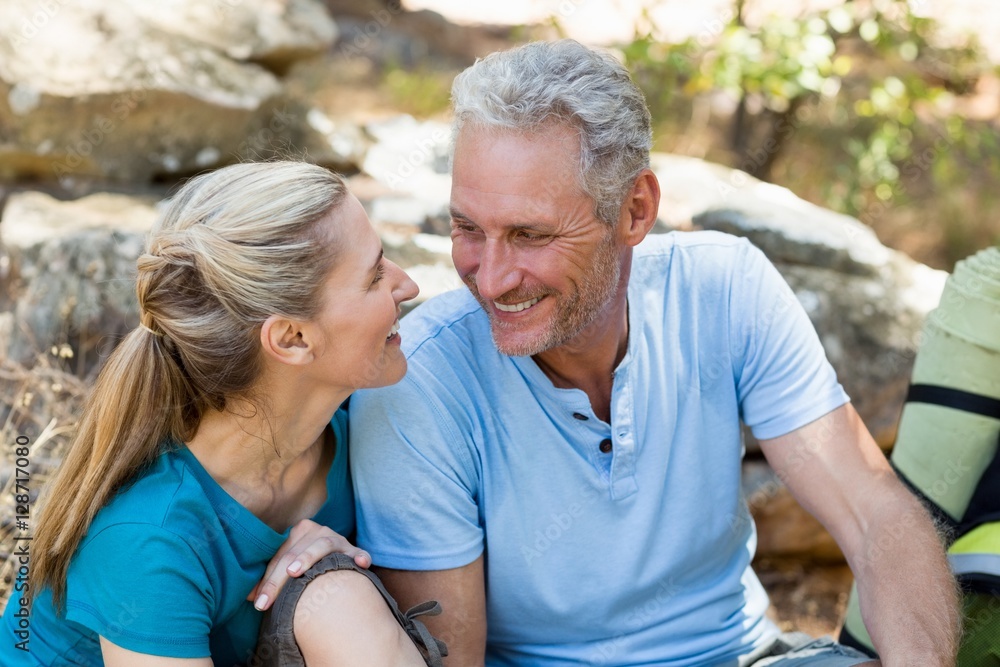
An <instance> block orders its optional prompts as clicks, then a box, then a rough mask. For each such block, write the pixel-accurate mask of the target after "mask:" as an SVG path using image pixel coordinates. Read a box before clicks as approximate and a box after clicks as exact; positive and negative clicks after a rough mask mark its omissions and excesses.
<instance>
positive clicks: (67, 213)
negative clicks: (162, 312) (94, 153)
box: [0, 192, 156, 376]
mask: <svg viewBox="0 0 1000 667" xmlns="http://www.w3.org/2000/svg"><path fill="white" fill-rule="evenodd" d="M154 203H155V200H151V199H149V198H141V197H132V196H126V195H116V194H107V193H99V194H94V195H90V196H88V197H84V198H81V199H78V200H74V201H66V202H63V201H58V200H56V199H53V198H52V197H50V196H48V195H46V194H43V193H40V192H24V193H18V194H15V195H12V196H11V197H10V198H9V200H8V202H7V206H6V207H5V209H4V212H3V217H2V219H0V238H2V240H3V245H4V247H5V249H6V251H7V252H8V253H9V262H10V270H9V272H8V274H7V275H6V276H5V279H4V281H3V288H4V289H3V291H4V293H5V295H6V297H7V298H8V299H9V300H10V301H11V302H12V308H11V312H8V313H5V314H4V315H3V321H2V322H0V331H2V332H3V334H4V335H3V338H6V340H2V341H0V342H2V343H3V347H4V350H5V351H6V356H7V357H8V359H10V360H11V361H13V362H15V363H18V364H21V365H24V366H28V367H33V366H35V365H37V362H38V360H39V357H45V358H47V359H48V358H52V357H54V358H56V359H59V360H60V363H62V364H63V365H65V366H66V367H68V368H70V369H72V370H73V371H74V372H76V373H77V374H78V375H80V376H88V375H91V374H92V372H93V371H94V370H95V369H96V368H97V367H98V366H99V365H100V363H101V361H102V359H103V358H104V357H105V356H106V355H107V353H109V352H110V351H111V349H113V347H114V344H115V342H116V341H117V340H119V339H120V338H121V336H123V335H124V334H125V333H126V332H128V331H129V330H130V329H131V328H132V327H134V326H135V324H136V322H138V311H137V306H136V302H135V283H134V281H135V260H136V258H137V257H138V256H139V254H140V253H141V251H142V248H143V240H144V239H143V237H144V235H145V233H146V232H147V231H148V230H149V228H150V226H151V225H152V223H153V221H154V219H155V216H156V212H155V208H154Z"/></svg>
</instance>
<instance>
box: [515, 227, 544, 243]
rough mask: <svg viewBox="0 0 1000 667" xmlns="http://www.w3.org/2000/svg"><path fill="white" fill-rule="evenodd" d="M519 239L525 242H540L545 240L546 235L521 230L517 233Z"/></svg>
mask: <svg viewBox="0 0 1000 667" xmlns="http://www.w3.org/2000/svg"><path fill="white" fill-rule="evenodd" d="M517 238H519V239H523V240H525V241H538V240H539V239H542V238H545V235H544V234H536V233H534V232H529V231H525V230H523V229H522V230H520V231H518V233H517Z"/></svg>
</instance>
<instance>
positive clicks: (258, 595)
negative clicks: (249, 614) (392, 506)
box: [247, 519, 372, 611]
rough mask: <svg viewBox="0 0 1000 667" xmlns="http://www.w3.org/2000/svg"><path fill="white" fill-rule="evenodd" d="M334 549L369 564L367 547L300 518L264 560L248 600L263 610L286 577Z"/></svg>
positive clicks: (361, 565)
mask: <svg viewBox="0 0 1000 667" xmlns="http://www.w3.org/2000/svg"><path fill="white" fill-rule="evenodd" d="M335 553H339V554H347V555H348V556H352V557H353V558H354V562H355V563H356V564H357V565H358V567H364V568H367V567H369V566H370V565H371V564H372V557H371V556H369V555H368V552H367V551H365V550H364V549H359V548H357V547H356V546H354V545H353V544H351V543H350V542H348V541H347V539H346V538H345V537H343V536H342V535H340V534H338V533H335V532H334V531H333V530H331V529H329V528H327V527H326V526H321V525H320V524H318V523H316V522H315V521H311V520H309V519H303V520H302V521H299V522H298V523H297V524H295V526H293V527H292V532H291V533H289V535H288V539H287V540H285V543H284V544H282V545H281V548H279V549H278V553H276V554H274V558H272V559H271V562H270V563H268V564H267V570H265V571H264V578H263V579H261V580H260V581H259V582H258V583H257V585H256V586H254V588H253V590H252V591H250V594H249V595H247V600H251V601H253V606H254V607H256V608H257V609H258V610H260V611H264V610H265V609H267V608H268V607H270V606H271V604H272V603H273V602H274V600H275V598H277V597H278V592H279V591H280V590H281V587H282V586H284V585H285V582H287V581H288V578H289V577H297V576H299V575H301V574H302V573H303V572H305V571H306V570H308V569H309V568H310V567H312V566H313V565H315V564H316V563H317V562H318V561H319V560H320V559H321V558H323V557H324V556H327V555H329V554H335Z"/></svg>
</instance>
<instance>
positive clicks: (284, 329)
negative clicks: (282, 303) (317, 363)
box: [260, 315, 315, 366]
mask: <svg viewBox="0 0 1000 667" xmlns="http://www.w3.org/2000/svg"><path fill="white" fill-rule="evenodd" d="M260 344H261V347H262V348H263V350H264V354H265V355H267V356H268V357H270V358H272V359H274V360H275V361H278V362H281V363H283V364H289V365H292V366H301V365H302V364H307V363H309V362H310V361H312V360H313V358H314V356H315V354H314V350H313V345H312V341H311V332H307V331H306V327H304V326H303V324H302V323H301V322H297V321H295V320H290V319H288V318H285V317H281V316H279V315H271V316H269V317H268V318H267V319H266V320H264V323H263V324H262V325H261V326H260Z"/></svg>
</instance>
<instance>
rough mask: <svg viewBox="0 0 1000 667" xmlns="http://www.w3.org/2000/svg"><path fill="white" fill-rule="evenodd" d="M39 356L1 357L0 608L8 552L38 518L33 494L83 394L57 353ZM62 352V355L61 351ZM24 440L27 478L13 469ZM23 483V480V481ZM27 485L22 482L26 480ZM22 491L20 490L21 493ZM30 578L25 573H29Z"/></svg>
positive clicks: (70, 429) (65, 440)
mask: <svg viewBox="0 0 1000 667" xmlns="http://www.w3.org/2000/svg"><path fill="white" fill-rule="evenodd" d="M58 352H59V351H58V350H57V351H56V355H53V356H52V357H50V356H48V355H41V354H40V355H39V356H38V359H37V362H36V364H35V366H34V367H33V368H30V369H29V368H25V367H24V366H22V365H20V364H18V363H16V362H13V361H11V360H9V359H3V360H0V415H2V416H3V428H2V430H0V442H3V444H4V450H3V453H2V455H0V486H2V487H3V491H2V494H0V563H2V565H0V611H2V610H3V608H4V607H5V606H6V603H7V597H8V596H9V595H10V590H11V581H12V578H13V575H14V573H15V571H16V568H15V567H14V565H15V563H14V562H13V560H12V558H11V552H12V550H13V548H14V545H15V544H16V543H15V541H14V537H15V536H20V537H27V536H30V535H31V534H32V531H33V529H34V526H35V522H36V520H37V509H38V492H39V491H40V490H41V489H42V487H43V486H44V484H45V482H46V481H47V480H48V478H49V477H50V476H51V475H52V472H53V471H54V470H55V469H56V467H57V466H58V465H59V462H60V461H61V460H62V457H63V455H64V453H65V452H66V449H67V447H69V445H70V442H71V441H72V438H73V435H74V434H75V432H76V426H77V420H78V418H79V415H80V411H81V409H82V406H83V400H84V398H85V396H86V393H87V386H86V385H85V384H84V382H83V380H81V379H80V378H78V377H76V376H75V375H72V374H71V373H67V372H66V371H64V370H63V369H61V368H59V365H60V363H61V362H60V361H59V356H58ZM64 356H65V355H64ZM19 436H25V437H27V438H28V439H29V441H30V443H29V452H30V453H29V456H28V457H27V458H28V460H29V465H28V477H27V478H25V477H24V474H23V473H20V475H21V476H20V478H18V476H17V473H15V470H16V467H17V466H16V463H15V461H16V459H17V457H16V456H15V447H16V444H15V443H16V439H17V438H18V437H19ZM18 481H20V482H21V484H22V485H26V486H27V487H28V489H29V498H30V506H29V510H30V512H29V517H28V519H27V521H26V523H27V526H28V528H27V530H21V529H19V528H18V527H17V523H16V522H17V519H16V516H15V502H14V495H15V490H16V488H15V487H16V483H17V482H18ZM26 482H27V483H26ZM25 483H26V484H25ZM22 493H23V491H22ZM29 576H30V575H29Z"/></svg>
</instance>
